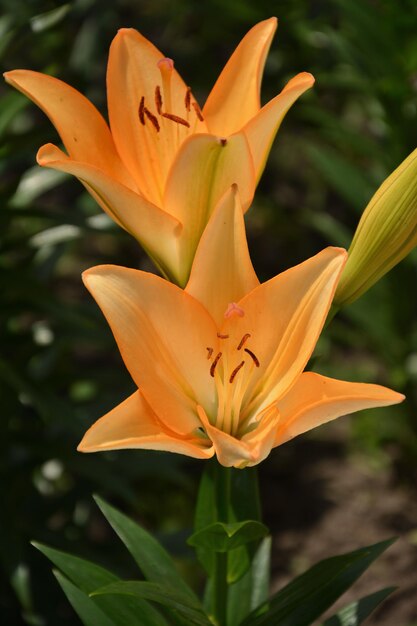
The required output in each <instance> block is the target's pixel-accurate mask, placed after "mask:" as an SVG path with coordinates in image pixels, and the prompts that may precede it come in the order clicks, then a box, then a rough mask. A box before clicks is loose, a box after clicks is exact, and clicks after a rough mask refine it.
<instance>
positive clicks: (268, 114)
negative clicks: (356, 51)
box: [243, 72, 314, 183]
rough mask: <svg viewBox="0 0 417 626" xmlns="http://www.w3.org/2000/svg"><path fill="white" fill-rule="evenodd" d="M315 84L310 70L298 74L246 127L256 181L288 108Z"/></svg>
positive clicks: (262, 169)
mask: <svg viewBox="0 0 417 626" xmlns="http://www.w3.org/2000/svg"><path fill="white" fill-rule="evenodd" d="M313 84H314V77H313V76H312V75H311V74H309V73H308V72H302V73H301V74H297V76H294V78H292V79H291V80H290V81H289V82H288V83H287V84H286V86H285V87H284V89H283V90H282V91H281V93H280V94H278V95H277V96H276V97H275V98H274V99H273V100H271V101H270V102H268V104H266V105H265V106H264V107H262V109H261V110H260V111H259V113H258V114H257V115H255V116H254V117H253V118H252V119H251V120H250V121H249V122H248V123H247V124H246V126H245V127H244V129H243V131H244V132H245V134H246V137H247V139H248V142H249V146H250V151H251V154H252V159H253V163H254V166H255V178H256V183H258V181H259V179H260V177H261V176H262V172H263V171H264V168H265V164H266V160H267V157H268V154H269V151H270V149H271V146H272V143H273V141H274V138H275V135H276V134H277V131H278V129H279V127H280V125H281V122H282V120H283V119H284V117H285V115H286V113H287V111H288V109H289V108H290V107H291V106H292V105H293V104H294V102H295V101H296V100H297V99H298V98H299V97H300V96H301V95H302V94H303V93H304V92H305V91H307V89H310V87H312V86H313Z"/></svg>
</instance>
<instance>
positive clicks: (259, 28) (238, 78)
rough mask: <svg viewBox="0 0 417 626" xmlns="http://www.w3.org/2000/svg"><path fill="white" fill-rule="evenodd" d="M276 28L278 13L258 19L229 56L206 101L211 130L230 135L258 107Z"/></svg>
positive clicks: (254, 112) (251, 115) (207, 119)
mask: <svg viewBox="0 0 417 626" xmlns="http://www.w3.org/2000/svg"><path fill="white" fill-rule="evenodd" d="M276 28H277V19H276V18H275V17H271V18H270V19H269V20H264V21H263V22H259V24H256V26H254V27H253V28H251V30H250V31H249V32H248V33H247V34H246V35H245V37H244V38H243V39H242V41H241V42H240V44H239V45H238V47H237V48H236V50H235V51H234V53H233V54H232V56H231V57H230V59H229V61H228V62H227V64H226V66H225V67H224V69H223V71H222V72H221V74H220V76H219V78H218V79H217V82H216V84H215V85H214V87H213V89H212V91H211V93H210V95H209V97H208V98H207V101H206V103H205V105H204V109H203V113H204V118H205V120H206V122H207V125H208V127H209V130H210V132H211V133H214V134H216V135H231V134H232V133H234V132H236V131H237V130H240V128H241V127H242V126H244V125H245V124H246V123H247V122H248V121H249V120H250V119H251V118H252V117H253V116H254V115H255V114H256V113H257V112H258V111H259V108H260V89H261V80H262V73H263V70H264V65H265V60H266V55H267V54H268V50H269V47H270V45H271V41H272V38H273V36H274V33H275V31H276Z"/></svg>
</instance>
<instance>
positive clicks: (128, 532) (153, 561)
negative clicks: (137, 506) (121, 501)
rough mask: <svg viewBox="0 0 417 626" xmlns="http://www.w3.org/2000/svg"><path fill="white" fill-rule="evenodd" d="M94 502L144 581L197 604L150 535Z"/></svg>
mask: <svg viewBox="0 0 417 626" xmlns="http://www.w3.org/2000/svg"><path fill="white" fill-rule="evenodd" d="M95 501H96V502H97V504H98V506H99V507H100V509H101V511H102V512H103V514H104V516H105V517H106V519H107V521H108V522H109V524H110V525H111V526H112V527H113V529H114V530H115V532H116V533H117V534H118V535H119V537H120V539H121V540H122V541H123V543H124V544H125V546H126V547H127V549H128V550H129V552H130V554H131V555H132V557H133V558H134V560H135V561H136V563H137V564H138V566H139V567H140V569H141V571H142V572H143V575H144V576H145V578H146V579H147V580H149V581H152V582H155V583H163V584H164V586H166V587H167V588H168V587H169V588H170V589H171V590H172V591H173V592H176V593H178V594H180V595H184V596H186V597H188V598H189V600H190V601H193V602H198V598H197V596H196V595H195V593H194V592H193V591H192V589H191V588H190V587H189V586H188V585H187V583H186V582H185V581H184V580H183V579H182V578H181V576H180V575H179V573H178V571H177V570H176V568H175V565H174V563H173V561H172V559H171V557H170V556H169V554H168V552H166V550H165V549H164V548H163V547H162V546H161V545H160V543H158V541H156V539H154V538H153V537H152V535H150V534H149V533H148V532H146V530H144V529H143V528H141V527H140V526H139V525H138V524H136V523H135V522H133V521H132V520H131V519H129V518H128V517H127V516H126V515H123V513H120V511H118V510H117V509H115V508H114V507H112V506H110V505H109V504H108V503H107V502H105V501H104V500H103V499H102V498H100V497H98V496H96V497H95Z"/></svg>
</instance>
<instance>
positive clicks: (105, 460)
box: [0, 0, 417, 626]
mask: <svg viewBox="0 0 417 626" xmlns="http://www.w3.org/2000/svg"><path fill="white" fill-rule="evenodd" d="M1 8H2V11H1V14H0V62H1V65H2V68H3V71H6V70H9V69H16V68H28V69H34V70H38V71H42V72H46V73H49V74H52V75H55V76H58V77H59V78H61V79H63V80H65V81H66V82H68V83H70V84H72V85H73V86H74V87H76V88H77V89H79V90H80V91H82V92H83V93H85V94H86V95H87V96H88V97H89V98H90V99H91V100H92V101H93V102H94V103H95V104H96V105H97V106H98V107H99V108H100V110H102V111H103V113H104V114H105V112H106V109H105V66H106V58H107V52H108V47H109V44H110V42H111V40H112V38H113V36H114V35H115V33H116V30H117V29H118V28H119V27H122V26H132V27H136V28H138V29H139V30H141V32H142V33H143V34H145V35H146V36H147V37H148V38H149V39H151V40H152V41H153V42H155V43H156V45H158V46H159V47H160V48H161V49H162V50H164V51H165V53H166V54H167V55H168V56H172V57H173V58H174V59H175V62H176V66H177V68H178V69H179V70H180V72H181V73H182V75H183V76H184V78H185V80H186V81H187V83H189V84H191V85H192V86H193V91H194V93H195V95H196V96H197V97H198V98H199V99H200V102H203V101H204V98H205V97H206V95H207V94H208V91H209V89H210V87H211V85H212V84H213V82H214V80H215V79H216V77H217V75H218V72H219V71H220V69H221V67H222V66H223V64H224V62H225V61H226V59H227V58H228V56H229V54H230V53H231V52H232V50H233V48H234V46H235V45H236V44H237V43H238V41H239V40H240V38H241V37H242V36H243V34H244V33H245V32H246V31H247V30H248V29H249V28H250V27H251V26H252V25H253V24H254V23H256V22H257V21H259V20H261V19H264V18H267V17H270V15H271V11H272V12H273V13H275V14H276V15H277V16H278V17H279V18H280V27H279V31H278V37H277V39H276V40H275V42H274V44H273V47H272V51H271V54H270V56H269V59H268V63H267V67H266V72H265V80H264V86H263V91H262V94H263V101H266V100H267V99H269V98H270V97H272V96H274V95H275V94H276V93H277V92H278V91H279V90H280V89H281V88H282V86H283V85H284V84H285V81H286V80H287V79H289V78H290V77H291V76H293V75H294V74H296V73H297V72H299V71H303V70H305V71H310V72H312V73H313V74H314V75H315V77H316V80H317V83H316V87H315V88H314V90H313V92H311V93H309V94H306V95H305V96H303V98H302V99H301V101H300V102H298V103H297V104H296V105H295V106H294V107H293V109H292V110H291V111H290V113H289V114H288V117H287V119H286V120H285V122H284V124H283V127H282V129H281V130H280V133H279V136H278V140H277V141H276V143H275V147H274V150H273V152H272V154H271V158H270V161H269V164H268V167H267V170H266V172H265V174H264V177H263V179H262V181H261V185H260V187H259V191H258V194H257V197H256V201H255V206H254V208H253V210H251V211H250V212H249V215H248V228H249V235H250V243H251V250H252V254H253V259H254V264H255V267H256V268H257V270H258V273H259V275H260V277H261V278H262V279H266V278H268V277H270V276H272V275H274V274H276V273H277V272H278V271H280V270H282V269H284V268H285V267H288V266H290V265H291V264H294V263H297V262H299V261H301V260H303V259H305V258H306V257H307V256H309V255H311V254H313V253H315V252H317V251H318V250H319V249H320V248H322V247H323V246H325V245H327V244H336V245H348V244H349V241H350V239H351V236H352V234H353V232H354V229H355V226H356V223H357V221H358V219H359V216H360V213H361V211H362V210H363V208H364V207H365V205H366V203H367V201H368V200H369V198H370V197H371V195H372V194H373V192H374V191H375V190H376V188H377V187H378V185H379V184H380V183H381V182H382V180H383V179H384V178H385V177H386V176H387V175H388V174H389V172H390V171H391V170H392V169H394V168H395V167H396V166H397V165H398V164H399V163H400V161H401V160H402V159H403V158H405V156H406V155H407V154H408V153H409V152H411V150H413V149H414V148H415V147H416V145H417V39H416V37H415V33H416V31H417V5H416V3H415V2H414V0H402V1H401V2H397V0H349V2H345V1H343V0H323V1H320V0H317V1H315V2H314V3H312V2H309V1H308V0H278V1H277V2H275V3H274V4H273V6H271V2H270V0H256V1H255V0H233V1H231V2H227V3H224V2H221V1H220V0H210V1H208V2H205V3H199V4H197V3H195V2H194V1H193V0H171V1H170V0H157V1H155V2H153V3H151V2H148V1H146V0H113V1H112V2H110V1H108V2H107V1H104V2H103V1H102V0H74V1H73V2H67V3H64V4H63V3H61V2H55V1H53V0H49V1H46V0H45V1H42V0H28V1H27V2H23V1H16V0H1ZM76 116H77V112H76V111H74V123H76ZM48 141H57V137H56V133H55V131H54V129H53V128H52V126H51V124H50V123H49V121H48V120H47V119H46V117H45V116H44V115H43V114H42V113H41V112H40V111H39V110H37V108H36V107H35V106H33V105H32V104H31V103H30V102H29V101H28V100H26V99H25V98H24V97H23V96H21V95H20V94H18V93H17V92H15V91H13V90H12V89H11V88H9V87H7V86H4V88H3V87H2V89H1V92H0V176H1V179H0V200H1V210H0V229H1V230H0V232H1V235H0V254H1V256H0V289H1V298H2V302H1V308H0V320H1V321H0V345H1V354H0V397H1V407H2V419H1V422H0V449H1V454H0V467H1V475H0V489H1V513H0V568H1V576H2V588H1V590H0V611H1V616H2V618H3V619H4V623H7V624H8V625H10V626H15V625H17V624H39V625H52V624H56V623H57V620H59V623H60V624H62V625H63V626H65V625H66V624H68V625H70V624H76V623H77V621H76V618H75V617H74V615H73V613H72V612H71V610H70V609H69V608H68V606H67V604H66V601H65V599H64V598H63V596H61V595H60V591H59V590H58V588H57V586H56V585H55V583H54V582H53V578H52V576H51V575H50V574H49V573H48V570H49V568H48V565H47V564H46V563H45V562H44V561H43V560H42V559H41V557H39V556H38V555H37V554H36V553H35V551H34V550H33V549H31V548H30V546H29V540H30V539H33V538H35V539H36V540H38V541H43V542H46V543H48V544H52V545H55V546H57V547H61V548H63V549H66V550H68V551H70V552H74V553H78V554H83V555H84V556H87V557H88V556H91V557H92V558H93V559H96V560H99V561H101V562H102V563H104V564H105V563H106V562H107V561H110V560H112V562H113V563H116V565H117V566H118V567H119V570H120V571H121V572H123V573H125V574H128V572H129V565H128V564H127V560H124V556H123V555H120V554H113V553H112V550H113V544H112V541H111V535H110V533H109V531H108V529H107V527H104V526H103V524H102V522H101V521H100V520H99V519H98V517H97V515H96V514H95V513H93V512H92V505H91V500H90V494H91V492H92V491H94V490H99V491H100V492H101V493H103V494H104V495H108V496H109V497H112V498H113V500H114V499H116V500H118V501H119V502H120V501H121V502H122V503H123V504H124V506H125V508H127V509H128V510H129V511H130V512H133V513H136V515H137V516H140V517H141V520H142V522H143V523H145V524H148V525H150V526H152V527H154V528H157V529H159V531H160V532H161V533H163V534H165V538H166V539H167V540H168V541H170V542H171V545H172V547H173V549H174V551H175V550H177V551H178V550H179V549H180V548H179V546H181V545H182V542H181V541H178V533H179V532H180V529H181V528H184V526H187V525H190V523H191V517H192V503H193V497H194V495H195V483H196V475H198V474H199V473H200V471H201V468H200V465H199V464H197V463H193V462H191V461H187V460H186V459H184V458H180V457H176V456H174V455H172V456H169V455H162V454H159V453H145V452H139V451H138V452H136V451H132V452H124V453H121V454H117V453H108V454H97V455H91V456H90V455H80V454H78V453H77V452H76V451H75V448H76V445H77V443H78V441H79V440H80V438H81V436H82V434H83V432H84V431H85V430H86V428H87V427H88V426H89V425H91V423H92V422H93V421H94V420H95V419H96V418H97V417H99V416H100V415H102V414H103V413H104V412H106V411H107V410H109V409H110V408H112V407H113V406H114V405H115V404H116V403H117V402H119V401H120V400H121V399H122V398H124V397H125V396H126V395H127V394H128V393H129V392H130V391H131V388H132V383H131V381H130V380H129V376H128V374H127V373H126V371H125V369H124V366H123V364H122V362H121V359H120V357H119V355H118V351H117V350H116V348H115V345H114V342H113V339H112V337H111V333H110V331H109V330H108V328H107V326H106V324H105V322H104V320H103V318H102V316H101V314H100V312H99V311H98V309H97V307H96V305H95V303H94V302H92V300H91V298H90V297H89V296H88V295H87V293H86V292H85V290H84V289H83V287H82V285H81V281H80V272H81V271H82V270H84V269H85V268H87V267H90V266H92V265H95V264H98V263H118V264H123V265H126V266H130V267H141V268H144V269H151V266H150V264H149V261H147V259H146V258H145V257H144V256H143V254H142V253H141V251H140V250H139V249H138V247H137V245H136V243H135V242H134V241H133V240H132V239H131V238H129V236H128V235H126V234H125V233H123V232H122V231H121V230H119V229H117V228H116V227H115V226H114V225H113V224H112V223H110V221H109V220H108V219H107V218H106V217H105V216H104V215H101V214H100V212H99V209H98V208H97V207H96V205H95V204H94V202H93V201H92V200H91V198H90V197H89V196H88V195H87V194H86V193H85V192H83V191H82V187H81V185H80V184H79V183H78V182H77V181H75V180H72V179H70V178H69V177H64V176H62V175H60V174H57V173H56V172H51V171H48V170H41V169H40V168H38V167H37V166H36V164H35V153H36V150H37V148H38V147H39V146H40V145H42V144H43V143H46V142H48ZM416 277H417V256H416V254H414V255H411V256H410V257H409V258H408V259H407V260H406V261H404V262H403V263H402V264H401V266H399V267H397V268H396V269H395V270H393V271H392V272H391V273H390V274H389V275H388V276H387V277H385V278H384V280H383V281H381V282H380V283H379V284H378V285H377V286H376V287H375V288H373V289H372V290H371V291H370V292H368V294H366V296H364V297H363V298H362V299H361V300H360V301H358V302H357V303H355V304H354V305H352V306H351V307H350V308H349V309H347V310H346V311H345V312H343V314H342V315H340V316H339V317H337V318H336V319H335V321H334V322H333V323H332V325H331V326H330V327H329V329H328V331H327V332H326V334H325V335H324V337H323V338H322V340H321V342H320V345H319V348H318V354H319V356H320V358H319V361H318V363H317V365H316V368H317V369H319V370H320V371H321V372H323V373H328V374H330V375H332V376H335V377H342V378H346V379H350V380H364V381H369V382H380V383H382V384H387V385H390V386H392V387H395V388H396V389H397V390H399V391H403V392H405V393H406V394H407V396H408V398H407V402H406V404H404V405H402V406H400V407H394V408H388V409H385V410H381V409H380V410H378V411H375V412H369V413H367V412H365V413H363V414H361V415H360V416H356V417H355V418H354V419H352V420H351V422H350V423H351V440H352V442H354V445H355V446H357V445H358V444H360V445H361V446H362V447H363V448H364V449H366V450H368V451H369V452H372V458H373V459H375V462H382V461H387V459H389V460H390V461H392V462H393V463H395V465H396V467H398V468H399V469H401V471H402V475H403V477H404V478H406V479H409V480H411V479H412V477H413V476H415V475H416V461H415V459H416V453H417V420H416V417H415V416H416V405H417V393H416V381H417V315H416V311H417V290H416V289H415V284H416ZM275 454H279V451H278V452H275ZM138 494H139V495H138Z"/></svg>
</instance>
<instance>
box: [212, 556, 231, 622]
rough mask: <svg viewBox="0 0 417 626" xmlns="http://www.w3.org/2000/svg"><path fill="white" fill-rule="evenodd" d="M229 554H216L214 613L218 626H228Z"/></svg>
mask: <svg viewBox="0 0 417 626" xmlns="http://www.w3.org/2000/svg"><path fill="white" fill-rule="evenodd" d="M227 596H228V586H227V552H216V555H215V570H214V580H213V613H214V617H215V619H216V624H218V626H226V625H227Z"/></svg>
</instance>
